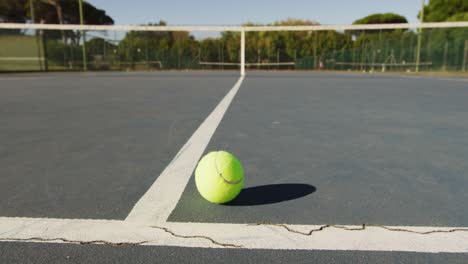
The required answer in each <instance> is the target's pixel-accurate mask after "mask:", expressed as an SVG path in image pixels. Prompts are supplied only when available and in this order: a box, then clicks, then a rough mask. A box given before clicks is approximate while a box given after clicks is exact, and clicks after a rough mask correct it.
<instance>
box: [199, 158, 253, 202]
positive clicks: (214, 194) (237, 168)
mask: <svg viewBox="0 0 468 264" xmlns="http://www.w3.org/2000/svg"><path fill="white" fill-rule="evenodd" d="M195 184H196V186H197V189H198V192H199V193H200V194H201V196H203V198H205V199H206V200H208V201H209V202H212V203H216V204H223V203H227V202H229V201H231V200H233V199H234V198H236V196H237V195H238V194H239V193H240V191H241V189H242V185H244V169H243V168H242V164H241V163H240V161H239V160H238V159H237V158H236V157H234V156H233V155H232V154H230V153H228V152H226V151H216V152H210V153H208V154H206V155H205V156H204V157H203V158H202V159H201V160H200V162H199V163H198V165H197V168H196V169H195Z"/></svg>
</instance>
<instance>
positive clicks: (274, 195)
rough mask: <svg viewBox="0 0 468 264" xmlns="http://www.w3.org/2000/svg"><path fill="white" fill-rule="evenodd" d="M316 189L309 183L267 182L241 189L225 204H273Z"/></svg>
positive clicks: (307, 193) (299, 196)
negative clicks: (235, 196)
mask: <svg viewBox="0 0 468 264" xmlns="http://www.w3.org/2000/svg"><path fill="white" fill-rule="evenodd" d="M316 190H317V189H316V188H315V187H314V186H312V185H309V184H297V183H288V184H269V185H262V186H255V187H249V188H245V189H242V191H241V193H240V194H239V196H238V197H237V198H236V199H234V200H233V201H232V202H230V203H227V204H225V205H227V206H252V205H265V204H274V203H280V202H285V201H290V200H294V199H298V198H301V197H304V196H307V195H309V194H311V193H313V192H315V191H316Z"/></svg>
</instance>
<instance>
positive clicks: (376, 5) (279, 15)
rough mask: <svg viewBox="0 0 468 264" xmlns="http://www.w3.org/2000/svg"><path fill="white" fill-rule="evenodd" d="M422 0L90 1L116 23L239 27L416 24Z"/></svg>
mask: <svg viewBox="0 0 468 264" xmlns="http://www.w3.org/2000/svg"><path fill="white" fill-rule="evenodd" d="M421 1H422V0H349V1H348V0H237V1H234V0H229V1H223V0H164V1H161V0H132V1H128V0H88V2H90V3H92V4H93V5H95V6H96V7H98V8H100V9H104V10H106V12H107V13H108V14H109V15H110V16H111V17H112V18H113V19H114V21H115V24H119V25H120V24H130V25H137V24H146V23H148V22H158V21H159V20H165V21H166V22H168V23H169V25H240V24H242V23H245V22H255V23H272V22H275V21H279V20H284V19H287V18H298V19H304V20H312V21H317V22H319V23H321V24H351V23H352V22H353V21H354V20H356V19H359V18H362V17H364V16H367V15H369V14H373V13H385V12H393V13H397V14H400V15H403V16H405V17H406V18H407V19H408V21H409V22H417V21H418V20H417V18H416V15H417V13H418V11H419V10H420V8H421Z"/></svg>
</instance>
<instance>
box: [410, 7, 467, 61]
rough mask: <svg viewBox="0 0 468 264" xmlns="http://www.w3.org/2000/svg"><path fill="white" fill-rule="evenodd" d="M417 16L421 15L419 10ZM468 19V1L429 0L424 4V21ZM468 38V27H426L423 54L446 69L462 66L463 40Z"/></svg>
mask: <svg viewBox="0 0 468 264" xmlns="http://www.w3.org/2000/svg"><path fill="white" fill-rule="evenodd" d="M418 17H419V18H420V17H421V12H419V14H418ZM445 21H450V22H454V21H468V1H466V0H430V1H429V3H428V5H426V6H424V22H445ZM466 40H468V29H466V28H451V29H426V30H424V33H423V42H424V43H426V45H425V47H424V48H425V49H426V51H427V52H424V53H423V55H425V56H426V57H427V59H428V60H431V61H433V62H434V64H435V65H439V66H440V67H441V68H443V69H447V67H448V66H447V65H452V67H462V63H463V56H464V54H463V53H464V49H465V45H466V44H465V41H466Z"/></svg>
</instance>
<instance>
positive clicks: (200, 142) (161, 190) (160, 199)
mask: <svg viewBox="0 0 468 264" xmlns="http://www.w3.org/2000/svg"><path fill="white" fill-rule="evenodd" d="M243 80H244V77H243V76H242V77H240V78H239V80H238V81H237V82H236V84H235V85H234V87H233V88H232V89H231V90H230V91H229V93H228V94H227V95H226V96H225V97H224V98H223V100H222V101H221V102H220V103H219V104H218V106H217V107H216V108H215V109H214V110H213V112H211V114H210V115H209V116H208V117H207V118H206V119H205V121H204V122H203V123H202V124H201V125H200V127H199V128H198V129H197V130H196V131H195V133H193V135H192V137H190V139H189V140H188V141H187V143H185V145H184V146H183V147H182V149H181V150H180V151H179V153H177V155H176V156H175V158H174V159H173V160H172V161H171V163H170V164H169V166H167V167H166V169H164V171H163V172H162V173H161V175H159V177H158V178H157V180H156V181H155V182H154V183H153V185H152V186H151V187H150V188H149V190H148V191H147V192H146V193H145V195H143V197H141V198H140V200H139V201H138V202H137V203H136V205H135V206H134V207H133V209H132V211H131V212H130V214H129V215H128V216H127V219H125V220H126V221H131V222H138V223H139V224H157V223H164V222H166V220H167V218H168V217H169V214H170V213H171V212H172V210H174V208H175V207H176V205H177V202H178V201H179V199H180V196H181V195H182V192H183V191H184V189H185V186H186V185H187V182H188V181H189V179H190V176H191V175H192V172H193V170H194V169H195V166H196V165H197V162H198V160H199V159H200V157H201V155H202V154H203V152H204V151H205V148H206V146H207V145H208V143H209V142H210V139H211V137H212V136H213V134H214V132H215V130H216V128H217V127H218V125H219V123H220V122H221V120H222V118H223V116H224V114H225V113H226V110H227V109H228V107H229V105H230V104H231V102H232V99H233V98H234V96H235V95H236V93H237V91H238V90H239V87H240V86H241V84H242V81H243Z"/></svg>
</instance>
